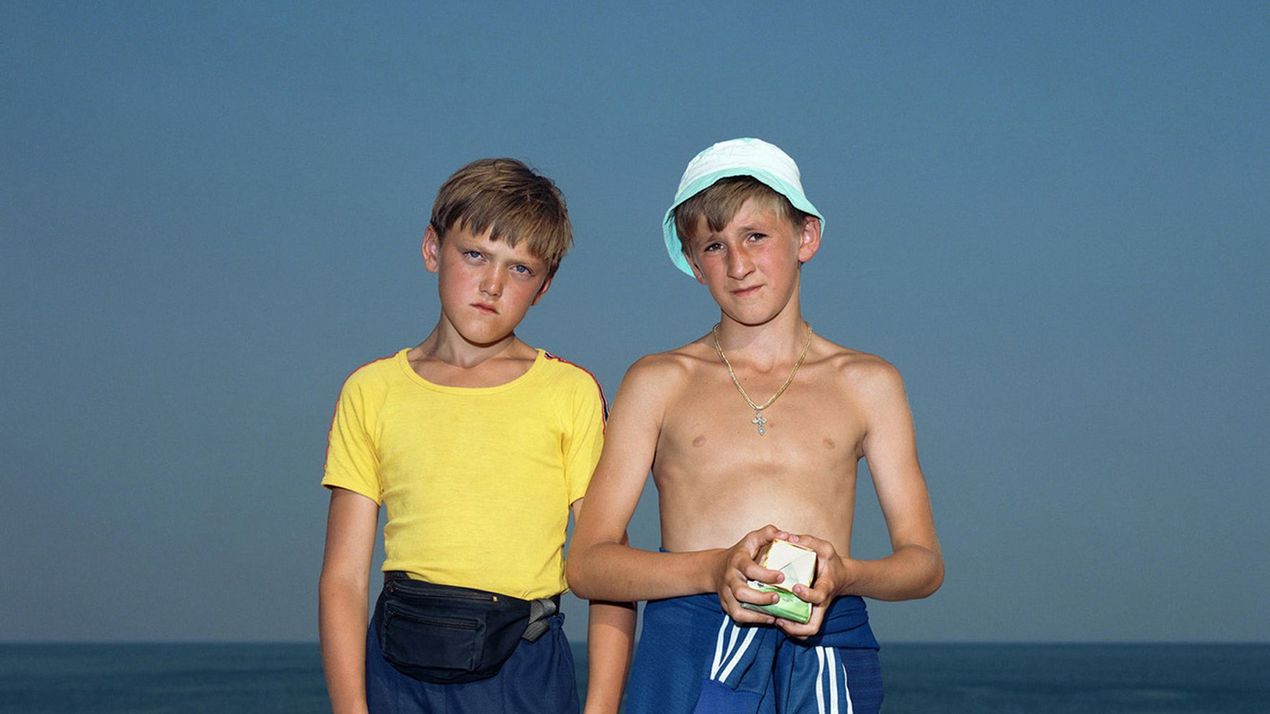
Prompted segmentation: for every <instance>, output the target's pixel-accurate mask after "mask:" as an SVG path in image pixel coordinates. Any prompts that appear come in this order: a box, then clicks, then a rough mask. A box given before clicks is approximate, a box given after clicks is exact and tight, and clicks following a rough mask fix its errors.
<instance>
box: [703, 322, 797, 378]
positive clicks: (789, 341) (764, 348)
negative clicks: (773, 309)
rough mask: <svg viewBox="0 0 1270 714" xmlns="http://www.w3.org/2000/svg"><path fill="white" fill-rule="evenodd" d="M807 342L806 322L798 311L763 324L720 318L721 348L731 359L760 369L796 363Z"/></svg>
mask: <svg viewBox="0 0 1270 714" xmlns="http://www.w3.org/2000/svg"><path fill="white" fill-rule="evenodd" d="M806 341H807V323H806V322H805V321H804V320H803V318H802V315H801V313H799V312H798V311H797V310H793V311H791V312H790V314H788V315H785V314H782V315H778V316H777V317H776V318H775V319H773V320H769V321H767V322H765V323H763V324H761V325H745V324H742V323H740V322H736V321H735V320H732V319H731V318H729V317H728V316H727V315H720V317H719V346H720V347H722V348H723V350H724V351H725V352H727V353H728V356H729V357H732V356H733V355H736V356H738V357H742V358H743V359H745V360H746V361H747V362H750V363H752V364H754V365H755V366H758V367H763V366H765V365H768V366H770V365H772V364H774V363H778V362H789V361H791V360H793V359H794V358H795V357H796V356H797V355H798V353H799V352H801V351H802V348H803V344H804V343H805V342H806Z"/></svg>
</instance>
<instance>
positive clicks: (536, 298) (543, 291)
mask: <svg viewBox="0 0 1270 714" xmlns="http://www.w3.org/2000/svg"><path fill="white" fill-rule="evenodd" d="M552 277H555V276H552ZM549 287H551V278H550V277H549V278H547V279H546V280H544V281H542V287H540V288H538V292H537V293H536V294H535V295H534V301H533V302H531V303H529V304H530V306H533V305H537V304H538V301H539V300H541V299H542V296H543V295H546V294H547V288H549Z"/></svg>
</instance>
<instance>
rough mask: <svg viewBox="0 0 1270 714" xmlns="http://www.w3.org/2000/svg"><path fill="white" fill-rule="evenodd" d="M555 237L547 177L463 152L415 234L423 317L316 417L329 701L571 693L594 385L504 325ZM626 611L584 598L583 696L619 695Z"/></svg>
mask: <svg viewBox="0 0 1270 714" xmlns="http://www.w3.org/2000/svg"><path fill="white" fill-rule="evenodd" d="M571 242H572V236H571V229H570V224H569V217H568V213H567V211H566V208H565V203H564V199H563V197H562V196H561V195H560V192H559V190H558V189H557V188H556V186H555V185H554V184H553V183H552V182H551V180H550V179H548V178H546V177H544V176H541V175H539V174H537V173H535V172H534V171H533V170H531V169H530V168H529V167H527V166H525V165H524V164H522V163H521V162H519V161H515V160H512V159H484V160H480V161H476V162H473V163H471V164H469V165H467V166H465V167H463V168H462V169H460V170H459V171H458V172H456V173H455V174H454V175H453V176H451V177H450V178H449V180H447V181H446V183H445V184H444V185H443V186H442V187H441V189H440V191H439V192H438V194H437V198H436V202H435V204H434V206H433V210H432V217H431V221H430V223H429V225H428V228H427V230H426V232H425V233H424V236H423V260H424V265H425V266H426V267H427V269H428V271H430V272H433V273H436V274H437V282H438V289H439V292H440V298H441V315H440V316H439V318H438V320H437V323H436V327H434V328H433V330H432V332H431V334H429V335H428V337H427V338H426V339H425V340H424V341H423V342H421V343H419V344H418V345H417V346H415V347H412V348H408V349H403V350H401V351H400V352H398V353H396V354H395V355H392V356H390V357H385V358H383V359H380V360H377V361H374V362H371V363H369V364H367V365H364V366H363V367H361V368H360V369H358V370H357V371H356V372H354V373H353V374H352V375H351V376H350V377H349V378H348V380H347V381H346V382H345V384H344V387H343V389H342V390H341V393H340V397H339V401H338V403H337V405H336V408H335V417H334V419H333V421H332V424H331V432H330V442H329V446H328V451H327V460H326V473H325V476H324V478H323V479H322V484H323V485H324V486H326V487H328V488H330V490H331V504H330V514H329V517H328V521H327V535H326V555H325V558H324V561H323V564H322V575H321V580H320V632H321V641H322V659H323V665H324V667H325V670H326V679H327V686H328V689H329V692H330V696H331V702H332V706H333V709H334V711H335V712H337V713H343V712H367V711H370V712H431V711H445V712H467V711H471V712H482V713H486V712H529V711H533V712H561V711H577V709H578V700H577V693H576V685H575V682H574V676H573V659H572V655H571V654H570V650H569V645H568V641H567V640H566V639H565V636H564V633H563V630H562V629H561V621H562V619H563V616H562V615H561V614H559V601H560V594H561V593H562V592H563V591H564V590H565V588H566V583H565V579H564V559H563V549H564V541H565V532H566V528H567V525H568V519H569V514H570V511H572V512H573V514H574V516H575V517H576V516H577V514H578V512H579V509H580V508H581V505H582V496H583V494H584V493H585V492H586V487H587V484H588V482H589V481H590V478H591V472H592V470H593V469H594V467H595V464H596V462H597V461H598V459H599V455H600V450H601V447H602V442H603V433H604V418H605V405H604V401H603V395H602V394H601V392H600V388H599V385H598V384H597V383H596V382H595V380H594V379H593V378H592V377H591V375H590V373H588V372H586V371H585V370H583V369H581V368H580V367H577V366H576V365H573V364H571V363H569V362H566V361H565V360H562V359H560V358H558V357H556V356H554V355H552V354H550V353H547V352H545V351H543V350H540V349H534V348H533V347H530V346H529V345H527V344H525V343H524V342H522V341H521V340H520V339H519V338H518V337H517V336H516V333H515V328H516V326H517V325H518V324H519V323H520V321H521V319H523V318H524V316H525V314H526V312H527V311H528V310H529V307H530V306H531V305H534V304H536V303H537V302H538V301H539V300H540V299H541V298H542V296H543V295H544V294H545V293H546V292H547V288H548V287H549V286H550V285H551V280H552V277H553V276H554V274H555V271H556V268H557V267H558V266H559V264H560V260H561V258H562V257H563V256H564V253H565V251H566V250H568V248H569V245H570V243H571ZM381 505H382V506H383V507H384V508H385V509H386V510H387V523H386V524H385V526H384V550H385V561H384V564H383V570H384V577H385V584H384V588H383V591H382V592H381V594H380V597H379V600H378V601H377V602H376V605H375V609H374V615H373V616H372V618H371V623H370V627H369V628H366V625H365V616H366V609H367V604H368V603H367V593H368V587H369V582H368V576H369V571H370V566H371V554H372V551H373V545H374V541H375V528H376V525H377V522H378V515H379V507H380V506H381ZM634 619H635V616H634V610H633V609H632V607H631V606H630V605H628V604H609V603H593V604H592V605H591V608H590V623H589V627H588V640H589V643H588V646H589V649H590V653H591V656H590V657H589V667H590V670H589V691H588V695H587V711H588V712H590V711H597V712H598V711H617V707H618V703H619V700H620V697H621V690H622V682H623V679H624V677H625V674H626V668H627V664H628V662H629V659H630V650H631V643H632V638H633V633H634Z"/></svg>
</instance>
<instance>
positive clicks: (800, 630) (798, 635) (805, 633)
mask: <svg viewBox="0 0 1270 714" xmlns="http://www.w3.org/2000/svg"><path fill="white" fill-rule="evenodd" d="M823 620H824V609H823V608H818V607H813V608H812V609H811V619H810V620H808V621H807V623H806V624H802V623H799V622H794V621H793V620H777V621H776V626H777V627H779V628H781V630H782V631H783V632H784V633H785V634H786V635H789V636H790V637H793V638H795V639H799V640H803V639H806V638H808V637H811V636H812V635H814V634H816V633H817V632H820V625H821V623H822V621H823Z"/></svg>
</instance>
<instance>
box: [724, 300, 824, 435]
mask: <svg viewBox="0 0 1270 714" xmlns="http://www.w3.org/2000/svg"><path fill="white" fill-rule="evenodd" d="M806 324H807V340H806V342H804V343H803V351H802V354H800V355H798V361H797V362H795V363H794V369H793V370H791V371H790V373H789V376H788V377H786V378H785V383H784V384H782V385H781V388H780V389H778V390H776V393H775V394H773V395H772V396H771V398H770V399H768V400H767V401H766V402H763V403H762V404H755V403H754V400H753V399H750V395H749V394H746V392H745V387H742V386H741V380H739V379H737V378H736V372H734V371H732V363H731V362H729V361H728V356H727V355H725V354H723V345H721V344H719V323H717V322H716V323H715V324H714V327H713V328H711V330H710V335H711V336H712V337H713V338H714V351H715V352H716V353H718V355H719V359H721V360H723V366H725V367H727V368H728V376H729V377H731V378H732V383H733V384H735V385H736V390H737V391H738V392H740V393H741V397H742V398H743V399H745V403H746V404H748V405H750V409H753V410H754V418H753V419H751V420H750V423H752V424H754V425H755V426H757V427H758V435H759V436H764V435H766V434H767V419H765V418H764V417H763V410H764V409H766V408H768V407H770V406H772V404H774V403H775V402H776V400H777V398H779V397H780V395H782V394H784V393H785V390H786V389H789V385H790V384H792V383H793V381H794V375H796V374H798V368H799V367H802V366H803V360H805V359H807V350H809V349H810V348H811V323H806Z"/></svg>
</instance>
